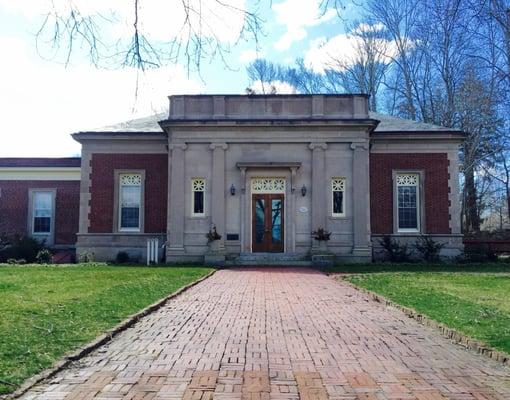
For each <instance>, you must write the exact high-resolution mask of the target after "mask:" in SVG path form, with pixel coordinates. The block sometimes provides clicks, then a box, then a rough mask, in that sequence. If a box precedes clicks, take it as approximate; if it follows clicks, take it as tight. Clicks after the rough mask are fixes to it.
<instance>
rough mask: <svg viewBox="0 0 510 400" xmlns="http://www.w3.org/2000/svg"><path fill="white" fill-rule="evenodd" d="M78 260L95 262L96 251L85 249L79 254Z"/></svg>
mask: <svg viewBox="0 0 510 400" xmlns="http://www.w3.org/2000/svg"><path fill="white" fill-rule="evenodd" d="M78 262H80V263H91V262H94V253H92V252H90V251H83V252H81V253H80V254H78Z"/></svg>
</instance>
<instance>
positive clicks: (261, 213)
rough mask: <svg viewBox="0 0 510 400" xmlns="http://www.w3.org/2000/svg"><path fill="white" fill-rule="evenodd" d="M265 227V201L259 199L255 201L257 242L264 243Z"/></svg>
mask: <svg viewBox="0 0 510 400" xmlns="http://www.w3.org/2000/svg"><path fill="white" fill-rule="evenodd" d="M264 228H265V203H264V199H257V200H256V202H255V242H256V243H262V242H263V240H264Z"/></svg>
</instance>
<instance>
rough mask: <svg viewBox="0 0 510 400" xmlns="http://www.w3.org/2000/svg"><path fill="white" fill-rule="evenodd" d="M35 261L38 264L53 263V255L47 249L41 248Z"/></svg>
mask: <svg viewBox="0 0 510 400" xmlns="http://www.w3.org/2000/svg"><path fill="white" fill-rule="evenodd" d="M36 261H37V263H38V264H53V256H52V254H51V252H50V251H49V250H48V249H42V250H40V251H39V253H37V257H36Z"/></svg>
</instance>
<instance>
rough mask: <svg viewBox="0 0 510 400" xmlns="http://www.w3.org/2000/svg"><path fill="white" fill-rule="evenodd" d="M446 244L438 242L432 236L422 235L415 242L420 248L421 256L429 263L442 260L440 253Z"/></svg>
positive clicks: (415, 245) (416, 246) (417, 248)
mask: <svg viewBox="0 0 510 400" xmlns="http://www.w3.org/2000/svg"><path fill="white" fill-rule="evenodd" d="M444 246H445V243H439V242H436V241H435V240H434V239H432V238H431V237H430V236H420V237H419V238H418V239H416V242H415V243H414V247H415V248H416V250H418V252H419V253H420V255H421V257H422V258H423V259H424V260H425V261H426V262H429V263H433V262H438V261H439V260H440V257H439V254H440V253H441V249H442V248H443V247H444Z"/></svg>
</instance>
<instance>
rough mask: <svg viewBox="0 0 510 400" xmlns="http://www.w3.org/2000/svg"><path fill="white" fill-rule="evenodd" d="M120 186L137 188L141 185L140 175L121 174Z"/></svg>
mask: <svg viewBox="0 0 510 400" xmlns="http://www.w3.org/2000/svg"><path fill="white" fill-rule="evenodd" d="M120 184H121V185H122V186H139V185H141V184H142V175H140V174H122V175H121V176H120Z"/></svg>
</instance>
